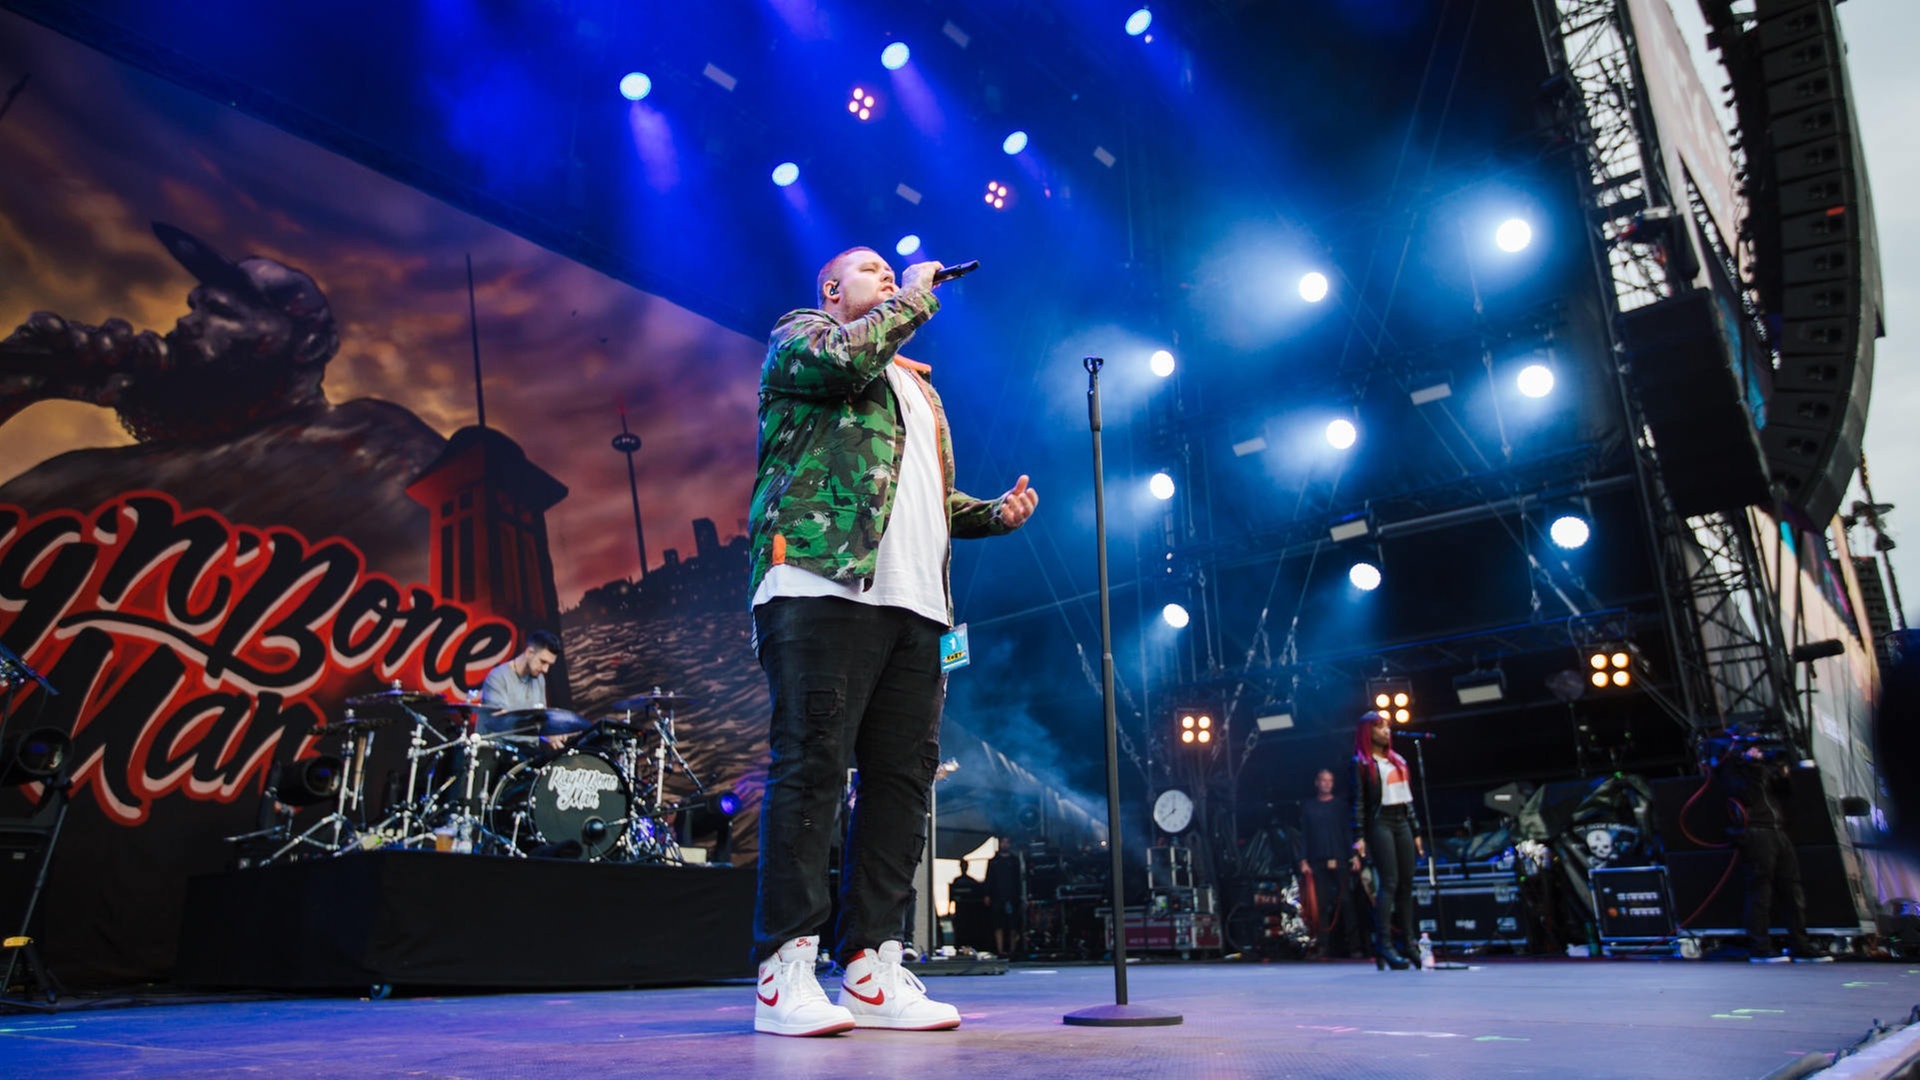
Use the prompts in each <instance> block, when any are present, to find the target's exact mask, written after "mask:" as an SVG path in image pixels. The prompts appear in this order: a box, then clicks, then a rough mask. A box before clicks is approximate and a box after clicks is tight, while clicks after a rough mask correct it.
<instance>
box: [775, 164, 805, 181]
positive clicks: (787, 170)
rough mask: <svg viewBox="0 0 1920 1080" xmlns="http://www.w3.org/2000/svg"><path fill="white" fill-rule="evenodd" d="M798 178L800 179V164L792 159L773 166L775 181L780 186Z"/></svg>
mask: <svg viewBox="0 0 1920 1080" xmlns="http://www.w3.org/2000/svg"><path fill="white" fill-rule="evenodd" d="M798 179H800V166H798V165H795V164H794V163H793V162H791V161H783V162H781V163H780V164H778V165H775V166H774V167H773V182H774V183H775V184H776V185H778V186H780V187H786V186H787V185H788V184H791V183H793V182H794V181H795V180H798Z"/></svg>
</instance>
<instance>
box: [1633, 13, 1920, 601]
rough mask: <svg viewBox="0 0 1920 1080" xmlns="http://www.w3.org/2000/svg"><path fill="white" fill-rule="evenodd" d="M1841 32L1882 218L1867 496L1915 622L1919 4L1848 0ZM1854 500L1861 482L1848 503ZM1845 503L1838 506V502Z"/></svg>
mask: <svg viewBox="0 0 1920 1080" xmlns="http://www.w3.org/2000/svg"><path fill="white" fill-rule="evenodd" d="M1669 2H1670V3H1671V5H1672V7H1673V9H1674V14H1675V16H1676V17H1677V18H1678V20H1679V22H1680V26H1681V28H1682V30H1683V31H1684V32H1685V33H1686V35H1687V39H1688V41H1689V42H1690V43H1691V44H1692V45H1693V47H1694V52H1695V56H1696V57H1699V56H1701V55H1702V54H1704V53H1705V49H1704V39H1705V36H1706V23H1705V21H1704V20H1703V19H1702V18H1701V16H1700V10H1699V7H1698V5H1697V4H1696V3H1695V0H1669ZM1839 11H1840V32H1841V33H1842V34H1843V35H1844V36H1845V37H1846V40H1847V61H1848V70H1849V72H1850V75H1851V78H1852V80H1853V93H1854V102H1853V107H1854V111H1855V113H1856V114H1857V115H1858V117H1859V120H1860V134H1861V142H1862V144H1863V145H1864V146H1865V147H1866V154H1867V175H1868V183H1869V184H1870V185H1871V186H1872V189H1873V212H1874V216H1875V218H1876V219H1877V224H1878V225H1879V245H1880V270H1881V274H1882V275H1883V277H1884V278H1885V298H1884V300H1885V302H1884V310H1885V313H1886V314H1885V321H1886V328H1887V336H1886V337H1884V338H1881V339H1880V341H1879V342H1877V343H1876V348H1875V350H1874V371H1873V401H1872V404H1871V405H1870V406H1869V408H1868V410H1867V439H1866V451H1867V467H1868V469H1870V470H1871V472H1872V477H1873V494H1874V497H1875V498H1876V499H1878V500H1879V501H1880V502H1883V503H1893V504H1894V505H1895V506H1896V507H1897V509H1895V510H1894V511H1893V512H1892V513H1891V514H1889V515H1888V516H1887V519H1886V525H1887V532H1888V533H1889V535H1891V536H1892V537H1893V538H1894V539H1896V540H1898V541H1900V547H1899V548H1898V549H1897V550H1895V551H1894V553H1893V569H1894V573H1895V574H1896V575H1898V576H1899V584H1900V589H1901V593H1902V599H1903V600H1904V601H1905V603H1904V604H1903V605H1902V606H1903V607H1904V608H1905V609H1906V612H1907V618H1908V622H1909V624H1914V623H1920V369H1916V366H1915V365H1916V362H1917V361H1920V331H1917V330H1916V325H1915V322H1914V321H1913V320H1911V319H1910V318H1908V315H1907V313H1908V312H1911V311H1913V310H1915V301H1916V300H1920V207H1916V206H1915V205H1914V204H1913V203H1910V202H1908V201H1907V198H1906V195H1905V194H1904V193H1907V192H1913V191H1916V190H1920V65H1917V64H1916V63H1915V62H1914V55H1913V46H1914V42H1916V41H1920V3H1916V2H1915V0H1845V2H1843V3H1841V4H1840V6H1839ZM1704 79H1705V81H1706V83H1707V89H1708V90H1709V91H1711V92H1713V96H1714V97H1716V98H1717V97H1719V93H1718V91H1719V88H1720V87H1721V86H1722V85H1723V84H1724V83H1725V82H1726V75H1725V73H1724V72H1723V71H1721V70H1720V69H1719V68H1718V66H1717V62H1716V66H1715V67H1714V68H1713V69H1712V70H1711V71H1710V72H1708V73H1707V74H1706V75H1705V76H1704ZM1859 497H1860V492H1859V480H1858V478H1857V477H1856V479H1855V481H1854V491H1853V492H1852V493H1851V494H1850V495H1849V496H1848V505H1851V503H1852V501H1853V500H1854V499H1858V498H1859ZM1843 509H1844V507H1843ZM1853 541H1854V543H1855V544H1857V545H1859V548H1860V549H1864V550H1863V552H1862V553H1871V551H1872V546H1871V545H1872V540H1871V537H1869V536H1868V535H1867V533H1866V531H1865V530H1864V529H1856V530H1855V531H1854V535H1853Z"/></svg>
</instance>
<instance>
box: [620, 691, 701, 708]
mask: <svg viewBox="0 0 1920 1080" xmlns="http://www.w3.org/2000/svg"><path fill="white" fill-rule="evenodd" d="M699 700H700V699H699V698H690V697H681V696H680V695H679V694H635V695H633V696H632V697H630V698H621V699H620V700H619V701H616V702H614V703H613V706H612V707H613V708H616V709H647V708H669V709H670V708H674V707H675V706H679V705H692V704H694V703H695V702H698V701H699Z"/></svg>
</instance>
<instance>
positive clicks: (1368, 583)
mask: <svg viewBox="0 0 1920 1080" xmlns="http://www.w3.org/2000/svg"><path fill="white" fill-rule="evenodd" d="M1347 580H1348V581H1351V582H1353V587H1354V588H1356V589H1359V590H1360V591H1361V592H1372V591H1373V590H1375V589H1377V588H1379V587H1380V568H1379V567H1377V566H1375V565H1373V564H1372V563H1370V562H1357V563H1354V564H1353V567H1352V568H1351V569H1349V570H1348V571H1347Z"/></svg>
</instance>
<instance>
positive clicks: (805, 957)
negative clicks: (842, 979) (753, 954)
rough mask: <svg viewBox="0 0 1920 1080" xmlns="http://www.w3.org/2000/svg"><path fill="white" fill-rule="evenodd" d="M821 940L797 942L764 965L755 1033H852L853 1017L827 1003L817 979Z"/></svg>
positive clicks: (755, 1010) (757, 985)
mask: <svg viewBox="0 0 1920 1080" xmlns="http://www.w3.org/2000/svg"><path fill="white" fill-rule="evenodd" d="M819 957H820V941H819V939H817V938H810V937H800V938H794V939H793V940H792V941H789V942H787V943H786V944H785V945H782V946H780V951H779V952H776V953H774V954H773V955H772V956H769V957H767V958H766V959H765V960H762V961H760V978H759V980H758V981H757V982H756V983H755V985H754V988H753V1030H755V1031H764V1032H766V1033H767V1034H769V1035H833V1034H836V1033H838V1032H842V1031H851V1030H853V1027H854V1019H853V1014H852V1013H850V1012H848V1011H847V1010H845V1009H843V1008H841V1007H840V1006H838V1005H835V1004H834V1003H833V1002H831V1001H828V1000H827V992H826V991H825V990H822V989H820V980H819V979H818V978H815V977H814V974H813V966H814V962H815V961H816V960H818V959H819Z"/></svg>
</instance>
